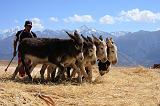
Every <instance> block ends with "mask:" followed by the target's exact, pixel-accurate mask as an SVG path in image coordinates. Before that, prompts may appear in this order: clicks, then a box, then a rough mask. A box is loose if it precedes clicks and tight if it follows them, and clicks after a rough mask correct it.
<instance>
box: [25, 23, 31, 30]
mask: <svg viewBox="0 0 160 106" xmlns="http://www.w3.org/2000/svg"><path fill="white" fill-rule="evenodd" d="M24 27H25V29H26V31H30V30H31V28H32V22H31V21H25V24H24Z"/></svg>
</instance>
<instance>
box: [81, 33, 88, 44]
mask: <svg viewBox="0 0 160 106" xmlns="http://www.w3.org/2000/svg"><path fill="white" fill-rule="evenodd" d="M81 36H82V38H83V40H84V42H86V43H87V42H88V39H87V38H86V37H84V36H83V35H82V34H81Z"/></svg>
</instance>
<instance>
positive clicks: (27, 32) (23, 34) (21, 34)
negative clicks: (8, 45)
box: [12, 21, 37, 79]
mask: <svg viewBox="0 0 160 106" xmlns="http://www.w3.org/2000/svg"><path fill="white" fill-rule="evenodd" d="M31 29H32V22H31V21H25V25H24V30H20V31H18V32H17V33H16V35H15V39H14V44H13V46H14V51H13V56H16V54H17V50H16V49H17V44H20V43H21V41H22V40H23V39H24V38H34V37H37V36H36V34H35V33H34V32H32V31H31ZM20 56H21V54H20V53H18V66H17V67H16V70H15V72H14V73H13V76H12V78H13V79H14V78H15V76H16V75H17V73H18V72H19V75H20V76H21V77H23V76H25V70H24V66H23V65H20V64H21V58H20Z"/></svg>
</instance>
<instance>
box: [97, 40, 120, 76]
mask: <svg viewBox="0 0 160 106" xmlns="http://www.w3.org/2000/svg"><path fill="white" fill-rule="evenodd" d="M106 44H107V56H108V60H107V61H106V62H102V61H99V62H98V69H99V73H100V75H101V76H103V75H104V74H105V73H108V72H109V70H110V67H111V65H115V64H116V63H117V62H118V56H117V46H116V44H115V42H114V41H113V39H112V38H106Z"/></svg>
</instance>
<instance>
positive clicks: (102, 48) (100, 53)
mask: <svg viewBox="0 0 160 106" xmlns="http://www.w3.org/2000/svg"><path fill="white" fill-rule="evenodd" d="M92 37H93V41H94V44H95V45H96V49H97V51H96V55H97V59H98V60H101V61H102V62H105V61H107V45H106V42H105V41H104V40H103V39H102V38H96V37H95V36H94V35H92Z"/></svg>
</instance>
